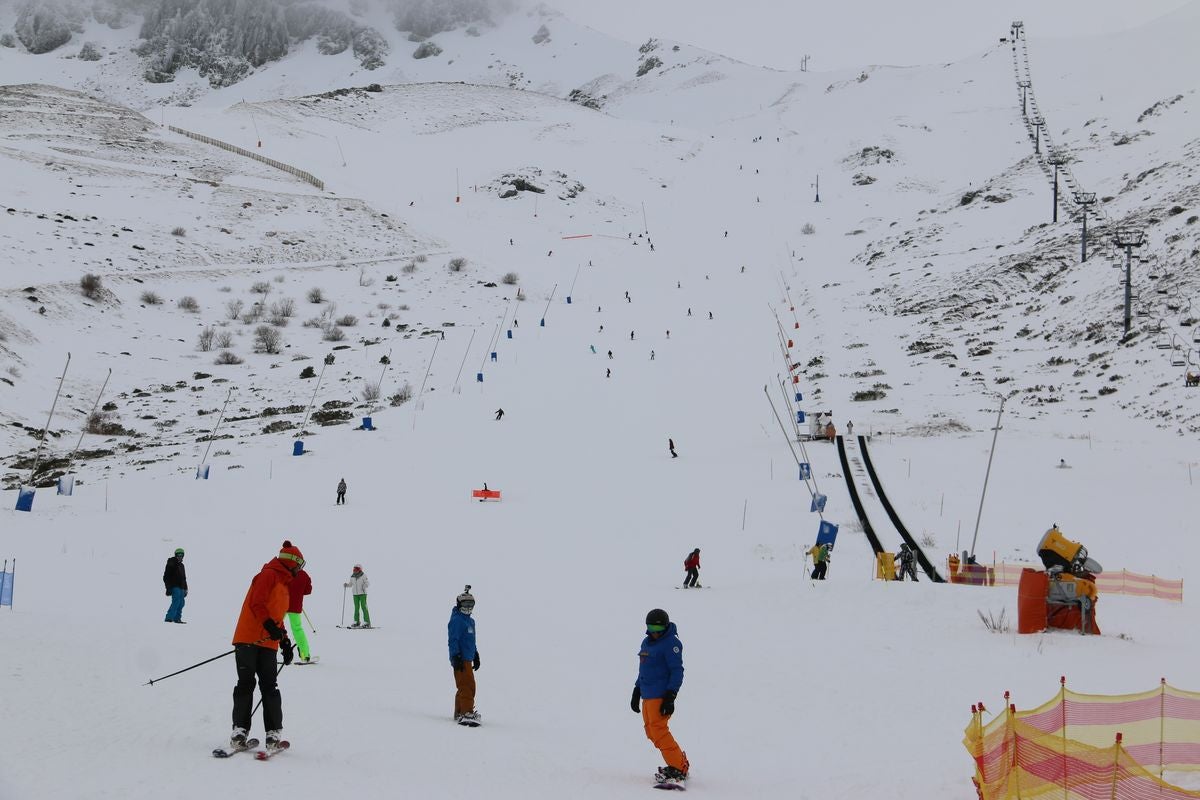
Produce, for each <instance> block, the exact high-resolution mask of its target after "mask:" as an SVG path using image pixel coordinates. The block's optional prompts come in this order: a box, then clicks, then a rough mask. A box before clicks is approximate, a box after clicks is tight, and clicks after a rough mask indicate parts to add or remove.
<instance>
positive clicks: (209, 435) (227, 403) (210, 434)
mask: <svg viewBox="0 0 1200 800" xmlns="http://www.w3.org/2000/svg"><path fill="white" fill-rule="evenodd" d="M231 397H233V387H232V386H230V387H229V394H227V395H225V405H223V406H221V414H220V415H219V416H218V417H217V424H216V425H214V426H213V429H212V432H211V433H209V434H208V445H207V446H206V447H205V448H204V457H203V458H201V459H200V466H201V467H203V466H204V462H206V461H208V451H209V450H210V449H211V448H212V443H213V438H214V437H215V436H216V435H217V428H219V427H221V422H222V421H223V420H224V419H225V409H226V408H228V407H229V398H231Z"/></svg>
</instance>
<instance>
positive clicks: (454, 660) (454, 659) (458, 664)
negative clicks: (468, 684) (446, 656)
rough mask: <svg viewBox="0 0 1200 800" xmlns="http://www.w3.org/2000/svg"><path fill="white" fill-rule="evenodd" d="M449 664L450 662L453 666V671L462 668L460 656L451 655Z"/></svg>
mask: <svg viewBox="0 0 1200 800" xmlns="http://www.w3.org/2000/svg"><path fill="white" fill-rule="evenodd" d="M450 664H451V666H453V667H454V671H455V672H462V668H463V659H462V656H453V657H452V658H451V659H450Z"/></svg>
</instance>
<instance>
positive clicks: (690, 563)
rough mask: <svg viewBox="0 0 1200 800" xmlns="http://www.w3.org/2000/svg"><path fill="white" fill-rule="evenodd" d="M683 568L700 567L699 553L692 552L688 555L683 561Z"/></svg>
mask: <svg viewBox="0 0 1200 800" xmlns="http://www.w3.org/2000/svg"><path fill="white" fill-rule="evenodd" d="M683 568H684V569H700V554H699V553H692V554H691V555H690V556H688V557H687V560H686V561H684V562H683Z"/></svg>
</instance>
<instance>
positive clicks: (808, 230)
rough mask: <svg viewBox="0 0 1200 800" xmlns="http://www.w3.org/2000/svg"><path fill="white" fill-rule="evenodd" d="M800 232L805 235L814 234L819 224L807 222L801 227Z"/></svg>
mask: <svg viewBox="0 0 1200 800" xmlns="http://www.w3.org/2000/svg"><path fill="white" fill-rule="evenodd" d="M800 232H801V233H803V234H804V235H805V236H812V235H813V234H814V233H816V232H817V226H816V225H813V224H812V223H811V222H806V223H804V227H803V228H801V229H800Z"/></svg>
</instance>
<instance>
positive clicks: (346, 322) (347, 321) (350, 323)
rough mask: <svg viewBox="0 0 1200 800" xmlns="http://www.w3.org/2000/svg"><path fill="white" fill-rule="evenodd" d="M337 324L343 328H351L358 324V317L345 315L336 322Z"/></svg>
mask: <svg viewBox="0 0 1200 800" xmlns="http://www.w3.org/2000/svg"><path fill="white" fill-rule="evenodd" d="M337 324H338V325H341V326H342V327H343V328H353V327H354V326H355V325H357V324H358V317H356V316H354V315H353V314H346V315H345V316H344V317H342V318H341V319H339V320H338V321H337Z"/></svg>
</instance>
